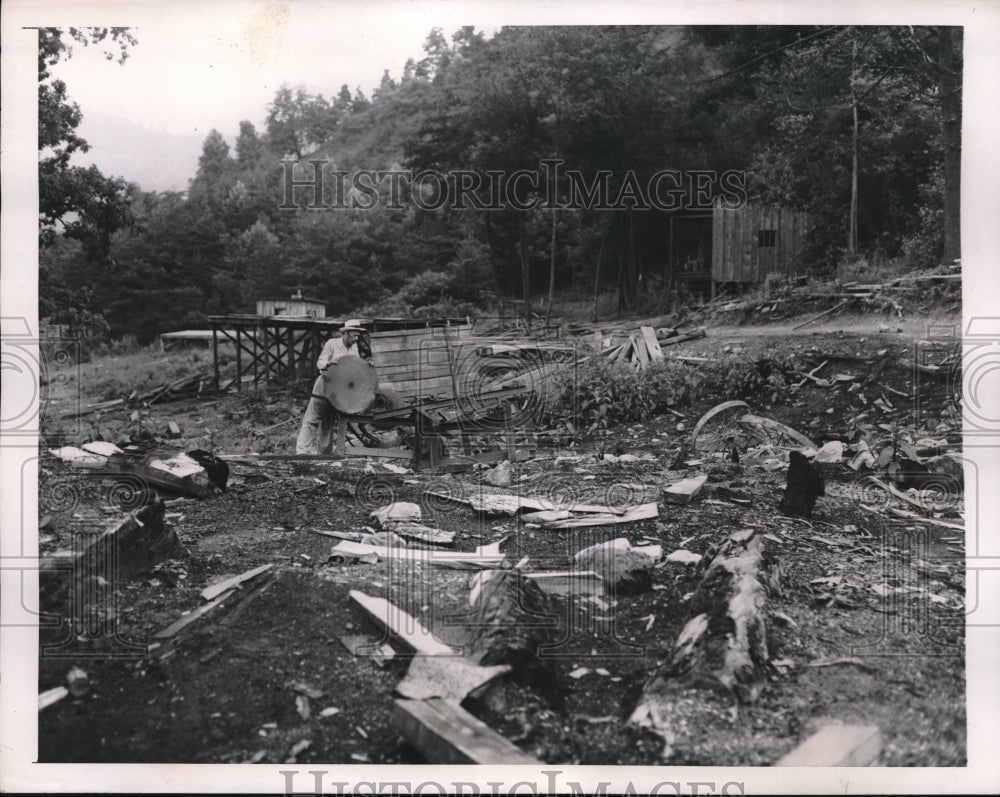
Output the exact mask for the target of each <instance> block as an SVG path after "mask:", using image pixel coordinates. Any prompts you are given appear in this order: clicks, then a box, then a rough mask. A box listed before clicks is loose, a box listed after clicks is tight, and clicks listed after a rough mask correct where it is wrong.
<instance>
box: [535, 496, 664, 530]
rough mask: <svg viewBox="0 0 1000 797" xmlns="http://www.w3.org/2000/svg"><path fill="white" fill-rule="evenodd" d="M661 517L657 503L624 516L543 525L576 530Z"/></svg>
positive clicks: (590, 518)
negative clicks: (584, 527)
mask: <svg viewBox="0 0 1000 797" xmlns="http://www.w3.org/2000/svg"><path fill="white" fill-rule="evenodd" d="M658 515H659V508H658V507H657V505H656V503H655V502H652V503H648V504H639V505H638V506H634V507H632V508H631V509H629V510H627V511H626V512H625V513H624V514H620V515H617V514H615V515H612V514H592V515H580V516H579V517H572V518H567V519H566V520H556V521H554V522H552V523H543V524H542V527H543V528H546V529H574V528H580V527H583V526H613V525H615V524H617V523H632V522H634V521H636V520H649V519H651V518H655V517H657V516H658Z"/></svg>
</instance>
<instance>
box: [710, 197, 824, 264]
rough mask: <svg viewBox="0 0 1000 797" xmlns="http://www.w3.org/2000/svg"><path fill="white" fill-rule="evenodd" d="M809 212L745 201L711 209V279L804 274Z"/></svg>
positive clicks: (718, 205)
mask: <svg viewBox="0 0 1000 797" xmlns="http://www.w3.org/2000/svg"><path fill="white" fill-rule="evenodd" d="M808 224H809V217H808V214H806V213H803V212H802V211H799V210H789V209H788V208H782V207H777V206H769V205H759V204H754V203H747V204H745V205H743V206H742V207H739V208H735V209H728V208H724V207H722V205H721V203H717V204H716V206H715V207H714V208H713V210H712V282H713V283H719V282H738V283H756V282H763V281H764V278H765V277H767V275H768V274H771V273H777V274H782V275H784V276H786V277H792V276H797V275H799V274H802V273H803V262H802V257H801V255H802V248H803V245H804V243H805V235H806V231H807V229H808Z"/></svg>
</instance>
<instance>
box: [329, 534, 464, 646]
mask: <svg viewBox="0 0 1000 797" xmlns="http://www.w3.org/2000/svg"><path fill="white" fill-rule="evenodd" d="M341 545H343V543H341ZM349 595H350V598H351V600H353V601H354V602H355V603H356V604H357V605H358V606H359V607H360V608H361V609H362V610H363V611H364V612H365V614H366V615H367V616H368V619H370V620H371V621H372V622H374V623H375V624H376V625H377V626H379V628H381V629H383V630H384V631H386V632H387V633H388V634H390V635H391V636H392V637H393V638H394V639H396V640H397V641H399V642H401V643H402V644H404V645H406V646H407V647H408V648H410V649H412V650H414V651H416V652H417V653H423V654H424V655H425V656H454V655H456V653H455V651H454V650H453V649H452V648H450V647H449V646H448V645H446V644H444V643H443V642H439V641H438V640H437V639H435V638H434V637H433V636H432V635H431V632H430V631H428V630H427V629H426V628H424V627H423V626H422V625H421V624H420V621H419V620H417V618H416V617H414V616H413V615H411V614H408V613H407V612H404V611H403V610H402V609H400V608H399V607H398V606H394V605H393V604H391V603H390V602H389V601H387V600H386V599H385V598H376V597H373V596H371V595H366V594H365V593H363V592H360V591H358V590H356V589H352V590H351V591H350V593H349Z"/></svg>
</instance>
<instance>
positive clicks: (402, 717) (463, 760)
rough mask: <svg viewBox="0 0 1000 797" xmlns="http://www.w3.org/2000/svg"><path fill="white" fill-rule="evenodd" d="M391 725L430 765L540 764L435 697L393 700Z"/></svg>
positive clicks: (471, 717)
mask: <svg viewBox="0 0 1000 797" xmlns="http://www.w3.org/2000/svg"><path fill="white" fill-rule="evenodd" d="M391 722H392V725H393V727H394V728H395V729H396V731H397V732H398V733H400V734H401V735H402V736H403V737H404V738H405V739H406V741H407V742H409V743H410V744H411V745H412V746H413V747H414V748H415V749H416V750H417V751H418V752H419V753H420V754H421V755H422V756H423V757H424V758H426V759H427V760H428V761H429V762H430V763H432V764H528V765H531V766H538V765H539V764H540V763H541V762H540V761H537V760H536V759H534V758H532V757H531V756H529V755H528V754H527V753H524V752H522V751H521V750H520V749H518V748H517V747H515V746H514V745H513V744H512V743H511V742H509V741H507V739H505V738H504V737H503V736H501V735H500V734H499V733H497V732H496V731H494V730H493V729H492V728H490V727H489V726H488V725H487V724H486V723H484V722H482V721H480V720H478V719H476V718H475V717H474V716H472V714H470V713H469V712H468V711H466V710H465V709H462V708H460V707H459V706H456V705H454V704H452V703H448V702H447V701H445V700H442V699H441V698H439V697H433V698H430V699H428V700H396V701H395V702H394V704H393V709H392V717H391Z"/></svg>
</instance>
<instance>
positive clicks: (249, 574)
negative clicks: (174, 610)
mask: <svg viewBox="0 0 1000 797" xmlns="http://www.w3.org/2000/svg"><path fill="white" fill-rule="evenodd" d="M272 567H274V564H273V563H271V564H266V565H261V566H260V567H255V568H254V569H253V570H247V571H246V572H245V573H241V574H240V575H238V576H233V577H232V578H227V579H225V580H224V581H219V582H217V583H215V584H212V585H211V586H208V587H205V589H203V590H202V591H201V597H202V600H206V601H210V600H212V599H214V598H217V597H218V596H219V595H221V594H222V593H223V592H225V591H226V590H229V589H232V588H233V587H238V586H240V585H241V584H244V583H246V582H247V581H250V580H251V579H253V578H256V577H257V576H259V575H260V574H261V573H266V572H267V571H268V570H270V569H271V568H272Z"/></svg>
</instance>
